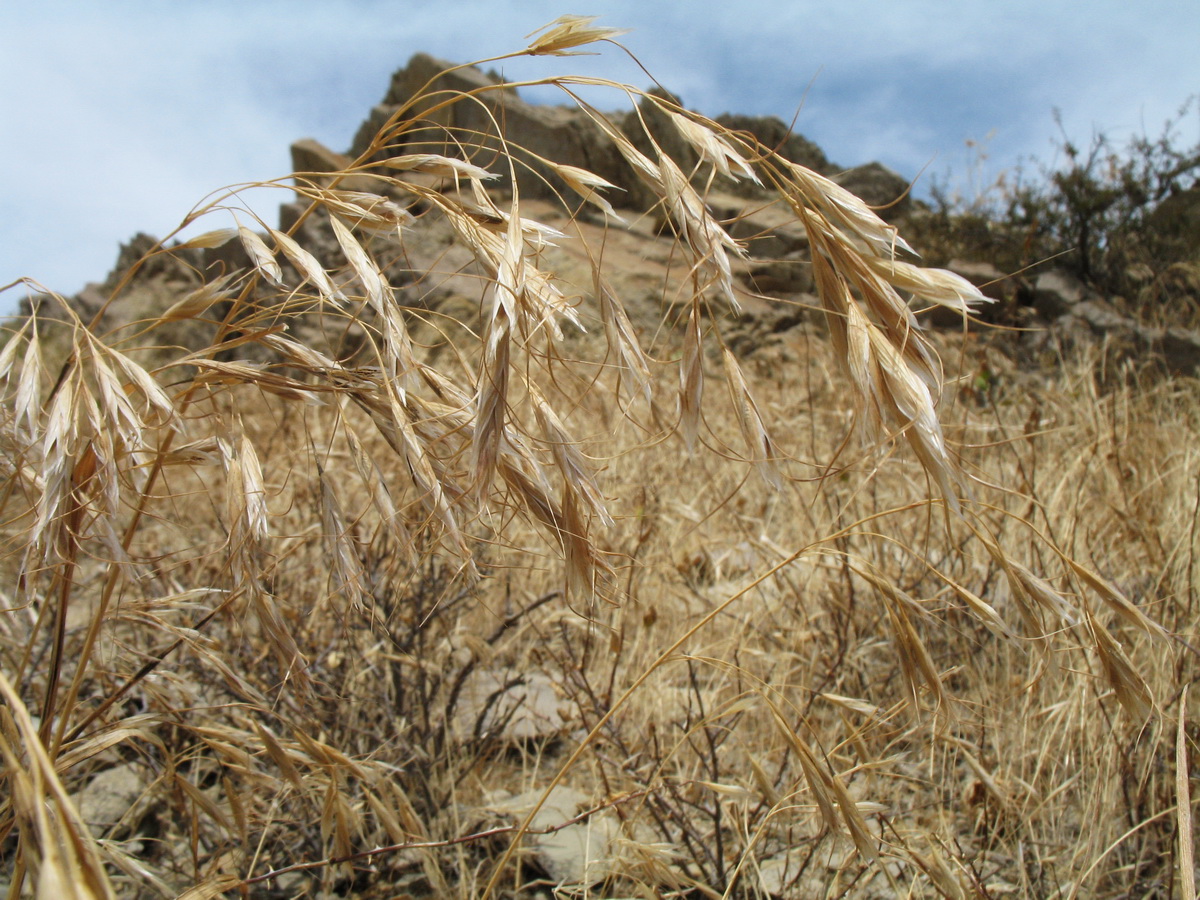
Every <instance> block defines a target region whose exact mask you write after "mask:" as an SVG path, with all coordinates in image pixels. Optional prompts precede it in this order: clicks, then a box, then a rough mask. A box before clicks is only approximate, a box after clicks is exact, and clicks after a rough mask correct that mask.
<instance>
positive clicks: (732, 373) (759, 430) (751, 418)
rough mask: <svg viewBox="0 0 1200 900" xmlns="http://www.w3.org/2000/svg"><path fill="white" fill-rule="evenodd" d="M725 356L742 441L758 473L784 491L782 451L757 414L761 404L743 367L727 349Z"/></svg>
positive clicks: (771, 484)
mask: <svg viewBox="0 0 1200 900" xmlns="http://www.w3.org/2000/svg"><path fill="white" fill-rule="evenodd" d="M722 356H723V358H724V360H725V373H726V377H727V379H728V384H729V395H730V396H729V399H730V401H731V402H732V403H733V409H734V412H735V413H736V414H737V420H738V427H739V428H741V431H742V439H743V440H744V441H745V442H746V449H747V451H748V452H749V454H750V461H751V462H753V463H754V466H755V468H757V469H758V473H759V474H760V475H761V476H762V479H763V481H765V482H766V483H767V485H768V486H770V487H771V488H773V489H774V490H776V491H782V490H783V478H782V476H781V475H780V472H779V465H778V459H779V451H778V450H777V449H776V447H775V442H774V441H772V440H771V436H770V434H768V433H767V427H766V425H765V424H764V423H763V419H762V415H761V414H760V413H759V411H758V404H757V403H755V402H754V397H753V395H752V394H751V393H750V388H749V387H747V386H746V378H745V376H744V375H743V374H742V368H741V366H739V365H738V362H737V360H736V359H735V358H734V356H733V354H732V353H730V352H729V350H728V349H726V348H722Z"/></svg>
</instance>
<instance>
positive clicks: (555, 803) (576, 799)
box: [492, 785, 618, 885]
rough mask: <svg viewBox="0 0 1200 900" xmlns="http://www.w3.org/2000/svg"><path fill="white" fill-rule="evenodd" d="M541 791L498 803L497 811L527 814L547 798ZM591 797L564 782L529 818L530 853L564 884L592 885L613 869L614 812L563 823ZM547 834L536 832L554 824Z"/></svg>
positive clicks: (518, 816) (516, 817) (542, 866)
mask: <svg viewBox="0 0 1200 900" xmlns="http://www.w3.org/2000/svg"><path fill="white" fill-rule="evenodd" d="M542 794H543V792H542V791H529V792H527V793H524V794H520V795H518V796H515V797H511V798H508V799H505V800H503V801H501V802H499V803H496V804H494V805H493V807H492V808H493V810H494V811H496V812H499V813H502V814H506V815H508V816H512V817H513V818H514V820H518V821H519V820H520V819H523V818H524V817H525V816H526V815H528V814H529V810H531V809H533V807H534V806H536V805H537V803H538V802H539V801H541V799H542ZM589 801H590V797H589V796H588V795H587V794H585V793H583V792H582V791H579V790H576V789H575V788H572V787H567V786H565V785H559V786H557V787H555V788H553V789H552V790H551V791H550V793H549V794H548V795H547V796H546V800H545V802H544V803H542V805H541V808H540V809H539V810H538V811H537V814H536V815H535V816H534V817H533V821H532V822H530V823H529V827H530V830H531V832H533V833H531V834H530V835H529V837H528V839H527V840H528V843H529V848H530V855H531V857H532V861H533V862H534V863H536V865H537V867H538V868H539V869H541V870H542V871H543V872H545V874H546V876H547V878H549V879H551V880H553V881H555V882H557V883H558V884H560V885H592V884H596V883H598V882H600V881H603V880H604V879H605V878H606V877H608V875H609V874H610V873H611V872H612V870H613V864H612V856H613V846H612V844H613V842H614V841H615V840H616V838H617V836H618V825H617V823H616V821H614V818H613V816H612V814H611V812H610V813H607V814H597V815H595V816H592V817H590V818H589V819H588V820H586V821H583V822H579V823H576V824H573V825H568V826H566V827H565V828H558V826H560V825H562V824H563V823H564V822H569V821H570V820H571V819H573V818H575V817H576V816H578V815H579V814H580V813H581V812H583V811H584V810H586V809H587V808H588V807H589V806H590V802H589ZM554 828H557V829H558V830H556V831H551V832H550V833H548V834H537V833H536V832H538V831H541V830H546V829H554Z"/></svg>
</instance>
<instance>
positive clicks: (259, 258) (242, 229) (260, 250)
mask: <svg viewBox="0 0 1200 900" xmlns="http://www.w3.org/2000/svg"><path fill="white" fill-rule="evenodd" d="M237 232H238V237H239V238H241V240H242V246H243V247H244V248H245V249H246V253H247V254H248V255H249V256H250V261H251V262H252V263H254V268H255V269H256V270H257V271H258V273H259V274H260V275H262V277H263V278H265V279H266V280H267V282H268V283H269V284H271V285H273V286H274V287H278V288H281V287H283V270H282V269H280V268H279V263H278V262H276V261H275V255H274V254H273V253H271V248H270V247H268V246H267V244H266V241H264V240H263V239H262V238H261V237H259V236H258V234H257V233H255V232H253V231H251V230H250V229H249V228H247V227H246V226H245V225H242V224H241V223H240V222H239V223H238V227H237Z"/></svg>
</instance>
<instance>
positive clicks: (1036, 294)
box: [1033, 269, 1097, 319]
mask: <svg viewBox="0 0 1200 900" xmlns="http://www.w3.org/2000/svg"><path fill="white" fill-rule="evenodd" d="M1094 299H1097V298H1096V295H1095V293H1094V292H1093V291H1092V290H1090V289H1089V288H1088V286H1087V285H1085V284H1084V283H1083V282H1082V281H1080V280H1079V278H1078V277H1076V276H1075V275H1074V274H1072V273H1071V272H1068V271H1067V270H1065V269H1050V270H1048V271H1046V272H1042V273H1041V274H1040V275H1038V276H1037V277H1036V278H1035V279H1034V282H1033V308H1034V309H1036V310H1037V311H1038V313H1039V314H1041V315H1042V316H1043V317H1044V318H1046V319H1057V318H1058V317H1060V316H1064V315H1067V314H1069V313H1070V312H1071V311H1072V310H1073V309H1074V308H1075V307H1076V306H1077V305H1078V304H1079V303H1081V302H1083V301H1084V300H1094Z"/></svg>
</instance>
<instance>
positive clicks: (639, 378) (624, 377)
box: [593, 271, 651, 406]
mask: <svg viewBox="0 0 1200 900" xmlns="http://www.w3.org/2000/svg"><path fill="white" fill-rule="evenodd" d="M593 278H594V290H595V294H596V297H597V299H598V300H599V302H600V318H601V320H602V321H603V322H604V334H605V336H606V338H607V339H608V345H609V347H616V350H617V357H618V359H619V360H620V379H621V385H622V386H623V387H624V388H625V390H626V392H627V393H628V394H629V395H630V396H631V397H632V396H634V395H636V394H638V393H640V394H641V395H642V397H643V399H645V401H646V405H647V406H649V405H650V403H651V386H650V385H651V381H650V363H649V361H648V360H647V359H646V354H645V353H644V352H643V351H642V345H641V342H640V341H639V340H638V337H637V333H636V332H635V331H634V329H633V324H632V323H631V322H630V321H629V315H628V314H627V313H626V312H625V309H624V307H622V306H621V304H620V303H619V302H618V301H617V299H616V298H615V297H614V296H613V293H612V289H611V288H610V287H609V286H608V285H607V284H606V283H605V282H604V279H603V278H601V277H600V273H599V271H596V272H595V273H594V275H593Z"/></svg>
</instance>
